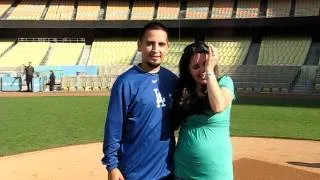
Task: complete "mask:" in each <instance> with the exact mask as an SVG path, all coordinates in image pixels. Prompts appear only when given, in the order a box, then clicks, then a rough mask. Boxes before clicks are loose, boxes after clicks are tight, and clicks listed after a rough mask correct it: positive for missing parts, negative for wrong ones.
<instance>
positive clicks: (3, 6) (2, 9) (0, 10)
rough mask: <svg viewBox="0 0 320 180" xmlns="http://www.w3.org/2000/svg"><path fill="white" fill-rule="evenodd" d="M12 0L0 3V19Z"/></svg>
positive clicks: (4, 0)
mask: <svg viewBox="0 0 320 180" xmlns="http://www.w3.org/2000/svg"><path fill="white" fill-rule="evenodd" d="M12 3H13V0H3V1H1V2H0V17H1V16H2V15H3V13H4V12H5V11H6V10H7V9H8V8H9V7H10V6H11V5H12Z"/></svg>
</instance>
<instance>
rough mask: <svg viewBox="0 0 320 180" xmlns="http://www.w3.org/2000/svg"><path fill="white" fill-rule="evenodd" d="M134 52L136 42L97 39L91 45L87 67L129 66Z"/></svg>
mask: <svg viewBox="0 0 320 180" xmlns="http://www.w3.org/2000/svg"><path fill="white" fill-rule="evenodd" d="M136 51H137V42H136V40H126V39H123V40H121V39H99V40H96V41H94V42H93V44H92V48H91V53H90V58H89V62H88V65H116V64H118V65H129V64H131V62H132V60H133V57H134V55H135V53H136ZM124 52H126V53H124Z"/></svg>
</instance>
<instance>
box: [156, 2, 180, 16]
mask: <svg viewBox="0 0 320 180" xmlns="http://www.w3.org/2000/svg"><path fill="white" fill-rule="evenodd" d="M179 10H180V1H178V0H174V1H172V0H160V1H159V6H158V13H157V19H178V17H179Z"/></svg>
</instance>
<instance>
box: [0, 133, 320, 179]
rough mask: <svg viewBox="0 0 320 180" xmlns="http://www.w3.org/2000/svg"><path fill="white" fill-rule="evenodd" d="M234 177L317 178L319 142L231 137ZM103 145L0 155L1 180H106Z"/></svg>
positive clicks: (319, 158) (319, 167)
mask: <svg viewBox="0 0 320 180" xmlns="http://www.w3.org/2000/svg"><path fill="white" fill-rule="evenodd" d="M232 142H233V147H234V165H235V177H236V178H235V179H237V180H279V179H281V180H298V179H299V180H318V179H320V142H319V141H304V140H283V139H267V138H242V137H233V138H232ZM101 157H102V144H101V143H93V144H86V145H77V146H70V147H62V148H56V149H49V150H44V151H36V152H30V153H25V154H18V155H13V156H7V157H1V158H0V171H1V173H0V179H1V180H106V179H107V174H106V170H105V168H104V166H103V165H102V164H101V162H100V159H101Z"/></svg>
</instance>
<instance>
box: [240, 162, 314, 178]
mask: <svg viewBox="0 0 320 180" xmlns="http://www.w3.org/2000/svg"><path fill="white" fill-rule="evenodd" d="M234 168H235V175H234V176H235V179H237V180H280V179H283V180H319V179H320V174H316V173H312V172H308V171H304V170H300V169H296V168H293V167H288V166H282V165H278V164H273V163H268V162H264V161H258V160H254V159H249V158H241V159H239V160H236V161H235V162H234Z"/></svg>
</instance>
